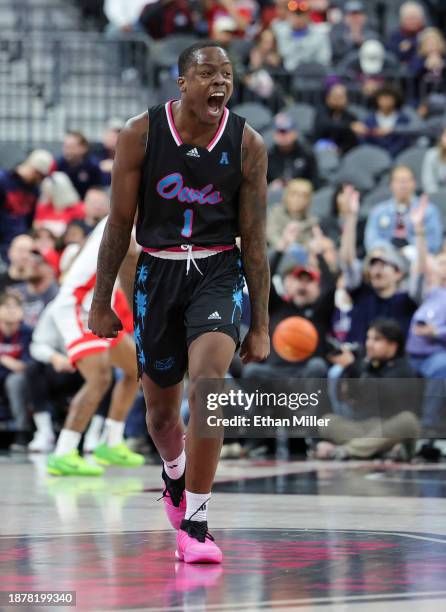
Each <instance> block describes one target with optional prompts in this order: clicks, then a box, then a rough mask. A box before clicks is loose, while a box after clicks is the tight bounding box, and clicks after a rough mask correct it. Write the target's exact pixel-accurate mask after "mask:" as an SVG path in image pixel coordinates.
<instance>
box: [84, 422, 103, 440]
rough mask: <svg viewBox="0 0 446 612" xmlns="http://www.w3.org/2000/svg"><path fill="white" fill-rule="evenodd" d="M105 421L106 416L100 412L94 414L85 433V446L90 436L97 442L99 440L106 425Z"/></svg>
mask: <svg viewBox="0 0 446 612" xmlns="http://www.w3.org/2000/svg"><path fill="white" fill-rule="evenodd" d="M104 423H105V418H104V417H103V416H101V415H100V414H95V415H94V417H93V418H92V419H91V423H90V425H89V426H88V429H87V431H86V433H85V440H84V446H85V442H86V441H87V440H89V439H90V438H92V439H93V440H94V441H95V442H96V443H97V441H98V440H99V438H100V436H101V432H102V428H103V427H104Z"/></svg>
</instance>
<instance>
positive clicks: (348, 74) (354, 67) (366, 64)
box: [337, 39, 399, 98]
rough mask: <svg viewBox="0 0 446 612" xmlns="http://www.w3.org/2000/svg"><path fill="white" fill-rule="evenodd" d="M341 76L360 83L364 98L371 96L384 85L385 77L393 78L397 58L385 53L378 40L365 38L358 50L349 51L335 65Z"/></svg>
mask: <svg viewBox="0 0 446 612" xmlns="http://www.w3.org/2000/svg"><path fill="white" fill-rule="evenodd" d="M337 71H338V72H339V74H340V75H341V76H344V77H345V78H349V79H350V80H351V81H352V82H354V83H359V84H360V85H361V90H362V93H363V95H364V96H365V97H366V98H371V97H372V96H373V95H374V94H375V93H376V92H377V90H378V89H379V88H380V87H382V86H383V85H384V82H385V80H386V78H387V79H395V78H396V76H397V75H398V74H399V65H398V60H397V59H396V58H395V57H394V56H393V55H392V54H390V53H388V52H387V53H386V50H385V48H384V45H383V44H382V42H380V41H379V40H375V39H369V40H366V41H365V42H364V43H363V44H362V45H361V47H360V49H359V51H357V52H355V51H353V52H351V53H349V54H348V55H347V57H345V58H344V60H343V61H341V62H340V63H339V65H338V67H337Z"/></svg>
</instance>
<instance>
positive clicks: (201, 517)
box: [184, 491, 211, 521]
mask: <svg viewBox="0 0 446 612" xmlns="http://www.w3.org/2000/svg"><path fill="white" fill-rule="evenodd" d="M210 499H211V494H210V493H191V492H190V491H186V514H185V516H184V518H185V519H186V520H189V519H191V520H192V521H207V514H208V505H209V504H208V502H209V500H210Z"/></svg>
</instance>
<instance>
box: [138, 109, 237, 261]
mask: <svg viewBox="0 0 446 612" xmlns="http://www.w3.org/2000/svg"><path fill="white" fill-rule="evenodd" d="M172 103H173V101H172V100H171V101H170V102H167V103H166V104H165V105H160V106H155V107H153V108H151V109H149V138H148V143H147V151H146V155H145V158H144V164H143V169H142V175H141V183H140V190H139V202H138V221H137V226H136V239H137V241H138V243H139V244H140V245H141V246H143V247H146V248H153V249H165V248H169V247H175V246H179V245H182V244H193V245H197V246H219V245H221V246H223V245H232V244H234V242H235V238H236V236H238V200H239V191H240V184H241V181H242V159H241V155H242V138H243V129H244V125H245V120H244V119H243V118H242V117H239V116H238V115H235V114H234V113H232V112H230V111H229V110H228V109H227V108H225V110H224V113H223V116H222V119H221V121H220V124H219V126H218V129H217V131H216V133H215V135H214V137H213V139H212V140H211V142H210V143H209V144H208V146H207V147H206V148H204V147H198V146H193V145H187V144H185V143H183V142H182V140H181V137H180V135H179V133H178V132H177V130H176V127H175V124H174V120H173V114H172Z"/></svg>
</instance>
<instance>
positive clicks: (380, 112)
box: [364, 86, 410, 157]
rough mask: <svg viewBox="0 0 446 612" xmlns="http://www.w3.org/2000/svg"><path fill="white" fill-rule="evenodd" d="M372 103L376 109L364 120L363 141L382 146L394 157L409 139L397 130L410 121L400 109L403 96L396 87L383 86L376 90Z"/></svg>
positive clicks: (407, 144)
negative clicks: (365, 129) (364, 131)
mask: <svg viewBox="0 0 446 612" xmlns="http://www.w3.org/2000/svg"><path fill="white" fill-rule="evenodd" d="M374 105H375V107H376V110H375V111H374V112H373V113H371V114H370V115H369V116H368V117H367V118H366V120H365V126H366V128H367V132H366V135H365V138H364V142H366V143H368V144H374V145H377V146H379V147H382V148H383V149H385V150H386V151H388V152H389V153H390V155H391V156H392V157H396V156H397V155H398V154H399V153H401V151H403V149H405V148H406V147H408V146H409V145H410V139H409V138H408V137H407V136H405V135H404V134H401V133H399V131H398V128H401V127H403V126H407V125H409V123H410V119H409V117H408V116H407V115H406V114H405V113H404V112H403V111H401V107H402V105H403V96H402V94H401V93H400V92H399V91H398V90H397V89H395V88H393V87H390V86H384V87H382V88H381V89H379V90H378V91H377V92H376V94H375V98H374Z"/></svg>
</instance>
